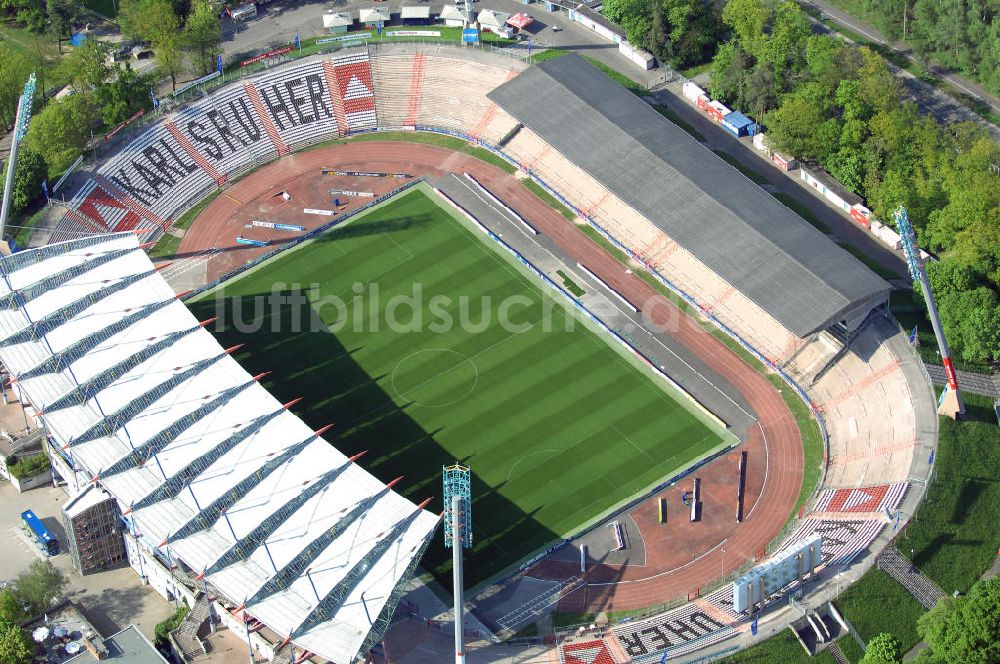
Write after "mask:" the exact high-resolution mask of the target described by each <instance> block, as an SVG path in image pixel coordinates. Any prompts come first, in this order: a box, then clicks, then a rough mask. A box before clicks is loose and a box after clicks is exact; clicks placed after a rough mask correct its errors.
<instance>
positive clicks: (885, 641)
mask: <svg viewBox="0 0 1000 664" xmlns="http://www.w3.org/2000/svg"><path fill="white" fill-rule="evenodd" d="M899 648H900V646H899V641H897V640H896V637H895V636H893V635H892V634H889V633H887V632H882V633H881V634H876V635H875V636H874V637H873V638H872V640H871V641H869V642H868V647H867V648H865V656H864V657H862V658H861V661H860V662H858V664H899V662H902V661H903V656H902V654H901V653H900V652H899Z"/></svg>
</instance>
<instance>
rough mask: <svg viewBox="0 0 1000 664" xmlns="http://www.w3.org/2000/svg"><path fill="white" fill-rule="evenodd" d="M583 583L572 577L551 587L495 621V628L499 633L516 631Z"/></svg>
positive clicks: (578, 578)
mask: <svg viewBox="0 0 1000 664" xmlns="http://www.w3.org/2000/svg"><path fill="white" fill-rule="evenodd" d="M583 583H584V582H583V579H581V578H580V577H578V576H574V577H571V578H569V579H567V580H565V581H563V582H562V583H558V584H556V585H554V586H552V587H551V588H550V589H549V590H546V591H545V592H543V593H541V594H540V595H538V597H536V598H535V599H533V600H531V601H530V602H527V603H526V604H524V605H522V606H520V607H518V608H516V609H514V610H513V611H511V612H510V613H508V614H506V615H504V616H502V617H501V618H499V619H498V620H497V627H499V628H500V631H501V632H504V631H511V632H513V631H517V630H518V629H520V628H521V627H522V626H523V625H525V624H526V623H528V622H530V621H531V620H534V619H535V618H537V617H538V616H539V615H540V614H542V613H543V612H544V611H545V610H546V609H547V608H548V607H550V606H552V605H553V604H555V603H556V602H558V601H559V600H560V599H561V598H562V597H563V596H565V595H568V594H570V593H571V592H573V591H574V590H576V589H577V588H579V587H580V586H582V585H583Z"/></svg>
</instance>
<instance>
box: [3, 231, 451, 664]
mask: <svg viewBox="0 0 1000 664" xmlns="http://www.w3.org/2000/svg"><path fill="white" fill-rule="evenodd" d="M0 271H2V274H3V280H2V282H0V299H2V301H3V302H4V304H5V306H4V307H3V308H2V310H0V338H2V339H3V341H2V342H0V360H2V362H3V365H4V367H5V368H6V369H7V370H8V371H9V372H10V374H11V375H12V377H13V378H14V380H15V381H16V389H17V390H18V391H19V393H20V394H21V396H22V399H26V400H27V401H29V402H30V403H31V404H32V405H33V406H34V408H35V409H36V410H37V411H38V414H39V416H40V417H41V418H42V419H43V421H44V425H45V429H46V432H47V434H48V441H49V443H50V446H51V449H50V455H51V456H52V457H53V458H54V460H55V461H57V462H58V463H57V466H59V467H61V468H62V469H63V472H64V473H65V474H66V475H67V477H66V479H67V481H69V482H70V484H71V485H75V488H76V490H77V491H80V490H82V489H84V488H86V487H87V486H89V485H91V484H98V485H100V486H102V487H103V488H104V489H105V490H106V491H107V492H108V493H110V494H111V495H112V496H114V498H116V499H117V502H118V505H119V509H120V510H121V513H122V516H123V519H124V520H125V522H126V524H127V527H128V530H129V531H130V533H131V536H132V537H133V538H134V539H135V540H137V541H138V542H140V543H141V545H140V546H141V548H142V549H143V550H144V551H145V552H146V553H148V554H150V555H151V556H152V557H153V558H155V559H156V560H159V561H161V563H163V564H164V565H165V566H166V568H167V569H168V570H169V571H170V573H171V574H176V575H180V576H182V577H186V578H187V579H188V580H189V581H190V582H191V584H192V585H193V586H194V587H196V588H202V587H204V589H205V591H206V592H209V591H210V592H211V593H212V594H217V595H219V596H220V597H221V598H223V599H224V600H225V601H224V604H225V608H227V609H229V610H231V611H233V612H235V613H238V614H240V616H241V617H242V618H243V619H244V620H254V621H259V622H260V623H261V624H262V625H264V626H266V627H267V628H268V629H270V630H271V632H272V633H273V634H274V635H276V637H277V640H279V641H281V640H284V643H288V642H290V643H291V644H292V645H293V647H297V653H296V656H299V657H301V656H303V655H306V654H307V653H313V654H316V655H318V656H320V657H322V658H323V659H324V660H329V661H333V662H347V661H351V660H353V659H354V658H355V656H356V655H357V654H358V652H359V651H362V650H365V649H366V648H367V647H369V646H371V645H372V644H373V643H374V642H376V641H378V639H380V638H381V633H382V631H383V630H384V629H385V628H386V627H387V625H388V620H389V618H390V617H391V615H392V612H393V609H394V606H395V603H396V602H397V601H398V599H399V593H400V589H401V587H402V585H404V584H405V583H406V581H407V580H408V578H409V576H410V573H411V572H412V570H413V568H414V567H415V566H416V564H417V563H418V562H419V560H420V557H421V555H422V553H423V551H424V549H425V548H426V546H427V545H428V543H429V541H430V539H431V537H432V535H433V533H434V531H435V529H436V526H437V522H438V517H437V516H436V515H433V514H430V513H428V512H426V511H425V510H423V509H422V508H423V505H420V506H417V505H415V504H413V503H412V502H410V501H409V500H407V499H405V498H403V497H402V496H400V495H399V494H397V493H395V492H394V491H393V490H392V489H391V486H392V485H393V484H394V482H390V483H389V485H386V484H385V483H384V482H383V481H382V480H380V479H378V478H376V477H374V476H372V475H371V474H370V473H368V472H367V471H365V470H363V469H362V468H361V467H360V466H358V465H356V464H355V463H354V461H355V459H356V458H357V457H358V456H359V455H355V456H353V457H350V458H348V457H347V456H346V455H344V454H343V453H341V452H340V451H338V450H337V449H336V448H335V447H333V446H332V445H331V444H330V443H329V442H328V441H327V440H325V439H324V438H323V437H322V433H323V432H324V431H325V429H324V430H320V431H312V430H311V429H310V428H309V427H307V426H306V425H305V423H303V422H302V421H301V420H300V419H299V418H298V417H296V416H295V415H293V414H292V413H291V412H290V411H289V407H290V405H291V404H284V405H282V404H281V403H279V402H278V401H277V400H276V399H275V398H274V397H273V396H271V395H270V394H269V393H268V392H267V390H265V389H264V388H263V387H261V385H260V384H259V383H258V380H259V379H260V378H261V376H253V377H251V376H250V375H249V374H248V373H247V372H246V371H245V370H244V369H242V368H241V367H240V366H239V364H237V362H236V361H235V360H234V359H233V358H232V357H231V356H230V353H231V352H232V351H233V350H234V349H232V348H230V349H225V350H224V349H223V348H221V347H220V346H219V344H218V342H217V341H216V340H215V338H214V337H213V336H212V334H211V333H210V332H208V331H207V330H205V329H204V326H203V324H201V323H199V321H197V320H196V319H195V318H194V317H193V316H192V314H191V313H190V312H189V311H188V309H187V308H186V307H185V306H184V305H183V304H182V303H181V302H180V301H179V300H178V299H177V298H176V297H175V295H174V293H173V291H172V290H171V289H170V287H169V286H168V285H167V283H166V282H165V281H164V279H163V278H162V277H161V276H160V274H159V273H158V272H157V270H156V269H155V268H154V267H153V265H152V263H151V262H150V259H149V257H148V256H147V255H146V253H145V251H144V250H143V248H142V247H140V245H139V243H138V240H137V236H136V235H135V234H133V233H123V234H116V235H100V236H94V237H90V238H86V239H80V240H75V241H70V242H64V243H59V244H53V245H48V246H46V247H43V248H38V249H32V250H28V251H24V252H21V253H18V254H15V255H12V256H8V257H5V258H3V259H2V260H0ZM133 564H135V562H134V561H133ZM140 564H141V563H140ZM147 564H149V563H147ZM373 621H374V625H373V624H372V623H373ZM284 643H283V644H282V645H284ZM279 649H280V647H279Z"/></svg>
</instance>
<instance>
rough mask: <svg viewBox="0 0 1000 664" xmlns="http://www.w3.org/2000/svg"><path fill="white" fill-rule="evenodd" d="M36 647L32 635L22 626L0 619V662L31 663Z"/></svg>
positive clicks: (5, 663)
mask: <svg viewBox="0 0 1000 664" xmlns="http://www.w3.org/2000/svg"><path fill="white" fill-rule="evenodd" d="M34 658H35V647H34V644H33V643H32V642H31V637H30V636H29V635H28V633H27V632H25V631H24V630H23V629H21V628H20V626H18V625H16V624H14V623H11V622H5V621H0V662H3V663H4V664H31V662H32V660H33V659H34Z"/></svg>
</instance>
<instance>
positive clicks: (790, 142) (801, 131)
mask: <svg viewBox="0 0 1000 664" xmlns="http://www.w3.org/2000/svg"><path fill="white" fill-rule="evenodd" d="M831 110H832V105H831V102H830V97H829V90H828V89H827V88H825V87H824V86H822V85H820V84H818V83H811V82H810V83H806V84H804V85H802V86H801V87H799V89H797V90H795V91H794V92H792V93H790V94H787V95H785V98H784V99H783V100H782V102H781V106H780V107H779V108H778V110H776V111H774V112H773V113H770V114H768V117H767V125H768V126H769V127H770V130H769V131H768V136H769V137H770V141H771V145H772V146H773V147H774V148H775V149H777V150H778V151H779V152H784V153H786V154H791V155H794V156H796V157H799V158H802V159H815V158H816V157H818V156H819V155H821V154H823V153H824V151H826V150H828V149H829V145H824V144H823V142H822V140H821V138H820V132H819V131H818V128H820V127H821V126H822V125H823V124H824V123H825V122H826V120H827V118H828V117H829V114H830V111H831ZM838 133H839V128H838ZM828 135H829V128H827V129H825V130H824V136H827V137H828Z"/></svg>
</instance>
